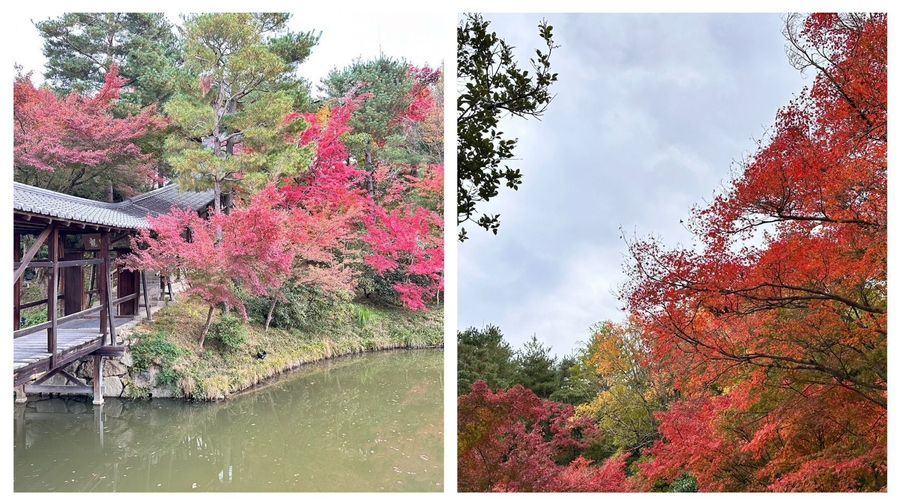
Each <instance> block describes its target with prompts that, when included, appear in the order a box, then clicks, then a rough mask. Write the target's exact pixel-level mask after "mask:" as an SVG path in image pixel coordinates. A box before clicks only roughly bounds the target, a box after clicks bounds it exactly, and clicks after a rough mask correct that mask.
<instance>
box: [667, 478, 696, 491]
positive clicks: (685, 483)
mask: <svg viewBox="0 0 900 504" xmlns="http://www.w3.org/2000/svg"><path fill="white" fill-rule="evenodd" d="M669 492H697V479H696V478H694V477H693V476H691V475H690V474H684V475H682V476H680V477H679V478H678V479H676V480H675V481H673V482H672V484H671V485H669Z"/></svg>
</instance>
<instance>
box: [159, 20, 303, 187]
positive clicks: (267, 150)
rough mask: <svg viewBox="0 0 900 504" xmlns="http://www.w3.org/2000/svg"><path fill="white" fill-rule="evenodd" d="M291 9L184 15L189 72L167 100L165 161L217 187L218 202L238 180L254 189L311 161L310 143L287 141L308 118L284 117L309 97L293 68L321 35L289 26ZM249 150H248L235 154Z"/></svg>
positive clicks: (192, 180) (187, 181) (197, 183)
mask: <svg viewBox="0 0 900 504" xmlns="http://www.w3.org/2000/svg"><path fill="white" fill-rule="evenodd" d="M289 18H290V15H289V14H283V13H272V14H249V13H215V14H196V15H190V16H187V17H186V18H185V23H184V39H185V72H186V74H187V75H188V78H186V79H184V80H182V81H181V83H180V88H179V90H178V93H177V94H176V95H175V96H174V97H173V98H172V100H171V101H170V102H169V103H168V104H167V106H166V113H167V114H168V115H169V117H170V118H171V120H172V124H173V126H174V130H173V133H172V134H171V135H170V137H169V138H168V139H167V141H166V150H167V152H168V153H169V156H168V157H167V161H168V162H169V163H170V164H171V165H172V166H173V168H174V169H175V172H176V173H177V174H178V176H179V180H180V182H181V183H182V185H183V186H184V187H188V188H191V189H197V190H202V189H213V190H215V191H216V196H217V203H218V202H219V201H220V195H221V194H222V193H224V192H228V191H229V190H230V188H231V187H233V186H234V185H236V184H237V182H238V181H239V180H246V181H247V182H246V183H245V184H243V185H244V186H245V187H244V188H245V189H248V190H251V191H253V190H256V189H259V188H260V187H262V186H264V185H265V184H266V183H267V182H269V181H271V180H275V179H279V178H280V177H282V176H290V175H296V174H298V173H300V172H302V171H304V170H306V169H307V168H308V166H309V164H310V162H311V158H312V154H311V150H310V148H305V149H304V148H299V147H296V146H294V145H293V144H290V143H287V142H285V135H286V134H288V133H291V132H293V129H297V128H301V127H305V124H304V123H303V122H299V123H298V124H290V125H285V124H284V121H283V119H284V118H285V116H286V115H287V114H289V113H291V112H293V111H295V107H296V106H297V105H298V104H307V103H308V95H309V93H308V84H307V83H306V81H304V80H303V79H300V78H298V77H295V76H294V70H295V69H296V66H297V65H299V64H300V63H301V62H302V61H304V60H305V59H306V57H308V56H309V54H310V51H311V50H312V48H313V46H315V44H316V42H317V41H318V35H314V34H312V33H293V32H290V31H287V27H286V26H287V25H286V23H287V20H288V19H289ZM239 147H240V148H244V147H246V148H247V154H248V155H244V156H233V154H235V152H236V149H238V148H239Z"/></svg>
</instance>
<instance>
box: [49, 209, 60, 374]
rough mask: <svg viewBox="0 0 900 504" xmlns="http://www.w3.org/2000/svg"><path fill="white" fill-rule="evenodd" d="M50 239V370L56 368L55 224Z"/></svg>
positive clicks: (57, 272) (56, 285) (57, 267)
mask: <svg viewBox="0 0 900 504" xmlns="http://www.w3.org/2000/svg"><path fill="white" fill-rule="evenodd" d="M50 226H51V230H50V238H49V242H48V244H47V245H48V249H49V252H50V254H49V255H50V262H51V263H52V264H53V266H51V267H50V275H49V278H48V279H47V319H48V320H49V321H50V328H49V329H47V352H49V353H50V369H53V368H54V367H55V366H56V336H57V327H56V325H57V324H56V312H57V309H56V305H57V302H58V301H59V300H58V299H57V298H58V297H59V228H58V227H57V226H56V224H51V225H50Z"/></svg>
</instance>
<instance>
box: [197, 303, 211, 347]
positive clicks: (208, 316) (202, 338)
mask: <svg viewBox="0 0 900 504" xmlns="http://www.w3.org/2000/svg"><path fill="white" fill-rule="evenodd" d="M214 309H215V306H214V305H209V311H208V312H207V313H206V324H205V325H204V326H203V333H202V334H201V335H200V350H203V343H204V342H206V335H207V334H209V326H210V325H212V315H213V310H214Z"/></svg>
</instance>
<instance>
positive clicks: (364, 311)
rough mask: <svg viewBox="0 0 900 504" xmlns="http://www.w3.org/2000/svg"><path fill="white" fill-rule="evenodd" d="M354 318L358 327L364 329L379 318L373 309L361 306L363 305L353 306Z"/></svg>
mask: <svg viewBox="0 0 900 504" xmlns="http://www.w3.org/2000/svg"><path fill="white" fill-rule="evenodd" d="M352 310H353V316H354V318H355V319H356V323H357V325H359V327H360V328H364V327H366V326H367V325H369V323H370V322H372V320H374V319H375V318H376V317H378V314H377V313H376V312H375V310H373V309H372V308H370V307H368V306H365V305H361V304H355V303H354V304H353V305H352Z"/></svg>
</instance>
